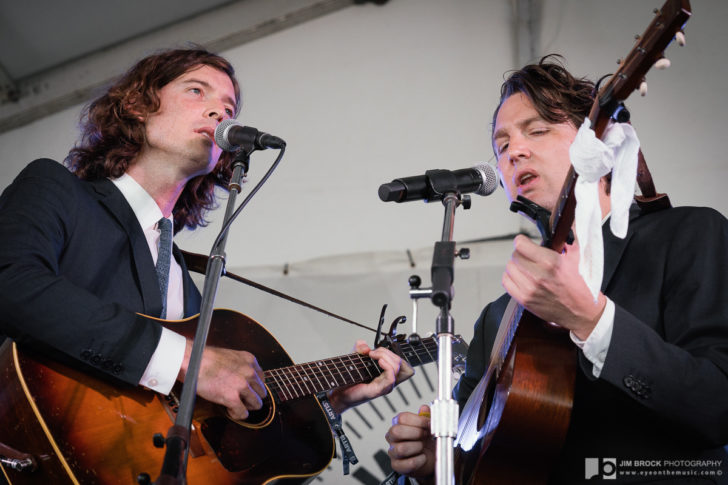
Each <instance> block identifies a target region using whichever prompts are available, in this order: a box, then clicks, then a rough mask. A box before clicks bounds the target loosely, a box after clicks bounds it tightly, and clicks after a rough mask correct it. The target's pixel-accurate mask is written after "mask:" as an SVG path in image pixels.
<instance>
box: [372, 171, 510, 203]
mask: <svg viewBox="0 0 728 485" xmlns="http://www.w3.org/2000/svg"><path fill="white" fill-rule="evenodd" d="M498 183H499V177H498V173H497V172H496V171H495V169H494V168H493V166H492V165H490V164H487V163H482V162H481V163H479V164H478V165H476V166H474V167H472V168H462V169H460V170H453V171H450V170H428V171H427V172H425V175H417V176H415V177H404V178H399V179H394V180H392V181H391V182H390V183H388V184H382V185H380V186H379V198H380V199H382V201H384V202H392V201H394V202H409V201H410V200H421V199H424V200H425V201H431V200H441V199H442V198H443V197H444V196H445V194H446V193H449V192H457V193H460V194H467V193H469V192H475V193H476V194H478V195H490V194H492V193H493V192H495V189H496V188H497V187H498Z"/></svg>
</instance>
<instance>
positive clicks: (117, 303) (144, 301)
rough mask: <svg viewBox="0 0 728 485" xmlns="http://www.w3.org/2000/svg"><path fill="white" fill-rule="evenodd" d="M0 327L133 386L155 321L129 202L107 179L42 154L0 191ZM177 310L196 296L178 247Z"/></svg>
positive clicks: (151, 283) (193, 305)
mask: <svg viewBox="0 0 728 485" xmlns="http://www.w3.org/2000/svg"><path fill="white" fill-rule="evenodd" d="M0 234H2V241H0V331H2V332H3V333H4V334H5V335H7V336H8V337H10V338H12V339H14V340H15V341H16V342H18V344H19V345H21V346H26V347H28V348H30V349H32V350H33V351H40V352H45V353H50V354H52V355H53V356H54V357H55V358H58V359H61V360H64V361H71V362H75V363H76V364H78V361H81V362H83V363H84V364H85V365H89V366H92V367H93V368H95V369H96V370H97V371H101V372H103V373H105V374H107V375H109V376H113V377H115V378H118V379H121V380H123V381H125V382H128V383H130V384H137V383H138V382H139V379H140V378H141V376H142V374H143V373H144V370H145V369H146V366H147V364H148V362H149V359H150V358H151V355H152V353H153V352H154V350H155V349H156V346H157V343H158V341H159V336H160V334H161V326H160V325H159V324H158V323H156V322H154V321H150V320H147V319H145V318H143V317H140V316H139V315H137V313H142V314H145V315H150V316H159V314H160V313H161V308H162V300H161V293H160V290H159V285H158V283H157V276H156V273H155V269H154V264H153V260H152V256H151V253H150V252H149V247H148V245H147V242H146V239H145V237H144V233H143V232H142V229H141V227H140V226H139V222H138V221H137V219H136V216H135V215H134V212H133V211H132V209H131V207H130V206H129V204H128V203H127V202H126V199H124V197H123V195H122V194H121V192H120V191H119V190H118V189H117V188H116V186H115V185H114V184H113V183H111V182H110V181H109V180H107V179H102V180H98V181H94V182H84V181H81V180H79V179H78V178H77V177H76V176H75V175H73V174H72V173H70V172H69V171H68V170H67V169H66V168H65V167H63V166H62V165H60V164H58V163H57V162H54V161H52V160H48V159H41V160H36V161H34V162H32V163H31V164H30V165H28V166H27V167H26V168H25V169H24V170H23V171H22V172H21V173H20V174H19V175H18V177H17V178H16V179H15V181H14V182H13V183H12V184H11V185H10V186H9V187H8V188H7V189H6V190H5V191H4V192H3V194H2V196H0ZM174 254H175V257H176V258H177V261H178V262H179V263H180V265H182V270H183V275H184V293H185V315H186V316H189V315H193V314H195V313H197V312H198V311H199V304H200V295H199V292H198V291H197V289H196V288H195V286H194V284H193V282H192V280H191V279H190V277H189V273H188V272H187V269H186V267H185V265H184V261H183V259H182V258H181V255H180V253H179V250H178V249H177V248H176V247H175V248H174Z"/></svg>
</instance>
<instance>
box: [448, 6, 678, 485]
mask: <svg viewBox="0 0 728 485" xmlns="http://www.w3.org/2000/svg"><path fill="white" fill-rule="evenodd" d="M655 13H656V16H655V18H654V19H653V21H652V22H651V23H650V25H649V26H648V28H647V30H646V31H645V33H644V34H643V35H642V36H640V37H638V38H637V42H636V44H635V46H634V47H633V49H632V50H631V51H630V52H629V54H628V55H627V56H626V57H625V58H624V60H623V61H621V63H620V67H619V69H618V71H617V72H616V73H615V74H614V75H613V76H611V78H610V79H609V81H608V82H607V83H606V84H605V85H604V86H602V87H601V88H600V90H599V92H598V94H597V96H596V99H595V101H594V104H593V106H592V110H591V112H590V114H589V118H590V120H591V123H592V127H594V130H595V132H596V134H597V136H601V135H602V132H603V131H604V129H605V128H606V126H607V123H608V121H609V119H610V118H614V119H617V120H618V121H626V120H624V119H621V118H620V114H622V115H623V114H624V113H625V110H623V104H622V102H623V101H624V100H625V99H627V97H628V96H629V95H630V94H631V93H632V92H634V91H635V89H637V88H638V86H639V85H640V83H641V82H642V81H643V80H644V76H645V75H646V73H647V71H648V70H649V69H650V68H651V67H652V66H653V65H654V64H655V62H656V61H657V60H658V59H660V57H661V56H662V53H663V51H664V50H665V48H666V47H667V46H668V45H669V44H670V42H671V41H672V40H673V38H674V37H675V35H676V33H677V32H679V31H681V29H682V27H683V25H684V24H685V22H686V21H687V20H688V19H689V17H690V5H689V2H688V0H668V1H667V2H666V3H665V4H664V6H663V7H662V8H661V9H660V10H656V11H655ZM645 173H647V174H648V172H647V171H646V165H644V159H643V158H642V157H641V153H640V166H639V168H638V182H639V183H640V188H641V189H642V196H643V197H642V198H640V197H638V198H637V199H638V202H641V203H650V204H652V206H653V207H655V208H660V207H661V206H664V205H665V204H668V205H669V201H668V200H667V197H666V196H665V195H664V194H655V193H654V187H653V186H652V182H651V179H649V180H647V178H648V176H645ZM576 178H577V175H576V173H575V172H574V169H573V167H572V168H571V170H570V171H569V174H568V176H567V178H566V181H565V182H564V185H563V188H562V190H561V194H560V197H559V199H558V200H559V203H558V204H557V207H556V209H555V210H554V211H553V213H552V214H550V216H549V214H548V212H547V211H546V214H545V215H544V214H543V211H544V210H543V209H542V210H541V211H539V210H538V209H540V208H538V207H537V206H536V207H533V206H531V205H530V204H529V203H530V201H528V200H527V199H523V200H520V201H519V202H518V203H515V204H516V209H517V210H518V211H522V212H524V213H526V214H528V215H530V216H531V217H532V218H534V219H537V222H540V227H539V229H540V230H541V233H542V235H543V236H544V242H543V246H545V247H548V248H550V249H553V250H554V251H557V252H561V251H562V250H563V248H564V245H565V244H566V241H567V238H568V236H569V232H570V229H571V226H572V223H573V221H574V208H575V205H576V201H575V198H574V183H575V182H576ZM645 196H646V197H645ZM647 199H649V200H647ZM511 209H512V210H513V209H514V207H511ZM575 376H576V351H575V347H574V345H573V344H572V343H571V342H570V340H569V338H568V333H567V332H566V331H565V330H564V329H561V328H559V327H556V326H555V325H553V324H550V323H548V322H545V321H543V320H541V319H539V318H538V317H536V316H535V315H533V314H531V313H530V312H529V311H528V310H526V309H525V308H523V307H522V306H521V305H519V304H518V303H517V302H515V301H514V300H511V301H510V303H509V304H508V307H507V308H506V311H505V313H504V316H503V319H502V320H501V322H500V326H499V329H498V333H497V335H496V339H495V343H494V347H493V350H492V353H491V355H490V358H489V361H488V367H487V369H486V372H485V374H484V376H483V378H482V379H481V380H480V382H479V383H478V385H477V386H476V388H475V389H474V390H473V392H472V394H471V395H470V398H469V399H468V401H467V403H466V405H465V406H464V408H463V410H462V412H461V415H460V421H459V425H458V436H457V439H456V441H455V445H456V450H455V472H456V473H455V474H456V477H455V481H456V483H457V484H459V485H467V484H472V485H475V484H482V483H488V484H494V485H497V484H511V483H518V484H520V485H525V484H544V483H546V481H547V479H548V475H549V472H550V466H551V464H552V463H553V462H554V460H555V459H556V458H557V456H558V454H559V452H560V450H561V448H562V445H563V442H564V439H565V437H566V432H567V430H568V427H569V420H570V416H571V407H572V403H573V397H574V382H575Z"/></svg>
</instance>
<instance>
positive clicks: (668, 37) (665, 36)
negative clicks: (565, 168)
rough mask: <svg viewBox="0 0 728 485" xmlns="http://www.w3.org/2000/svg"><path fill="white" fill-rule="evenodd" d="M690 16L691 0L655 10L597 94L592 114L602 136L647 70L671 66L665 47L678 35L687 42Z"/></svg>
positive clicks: (670, 0) (675, 1)
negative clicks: (687, 24) (685, 37)
mask: <svg viewBox="0 0 728 485" xmlns="http://www.w3.org/2000/svg"><path fill="white" fill-rule="evenodd" d="M690 15H691V10H690V1H689V0H667V1H666V2H665V4H664V5H663V6H662V8H661V9H659V10H658V9H655V18H654V19H652V22H651V23H650V25H649V26H648V27H647V29H646V30H645V32H644V33H643V34H642V35H640V36H637V37H636V42H635V45H634V47H633V48H632V50H631V51H630V52H629V53H628V54H627V56H626V57H624V59H623V60H621V61H620V63H619V69H618V70H617V72H616V73H614V75H613V76H612V77H611V78H610V79H609V81H608V82H607V83H606V84H605V85H604V86H602V88H601V89H600V90H599V93H598V94H597V97H596V100H595V103H594V105H593V106H592V111H591V113H589V118H590V119H591V122H592V126H594V127H595V129H594V131H595V132H596V133H597V136H600V135H601V132H602V131H603V129H604V128H605V127H606V123H607V121H608V120H609V118H610V117H612V116H614V115H615V112H618V111H619V110H620V108H621V103H622V102H623V101H624V100H625V99H627V98H628V97H629V96H630V95H631V94H632V93H633V92H634V91H635V90H638V89H640V85H641V84H642V83H643V82H644V80H645V76H646V75H647V71H649V70H650V69H651V68H652V67H653V66H655V65H657V66H658V67H660V66H666V65H669V63H668V62H666V61H667V59H665V58H664V52H665V49H666V48H667V46H669V45H670V43H671V42H672V41H673V40H674V39H675V38H676V37H677V38H678V39H680V43H681V44H682V43H684V34H683V27H684V26H685V23H686V22H687V21H688V19H689V18H690ZM597 127H598V128H599V129H597Z"/></svg>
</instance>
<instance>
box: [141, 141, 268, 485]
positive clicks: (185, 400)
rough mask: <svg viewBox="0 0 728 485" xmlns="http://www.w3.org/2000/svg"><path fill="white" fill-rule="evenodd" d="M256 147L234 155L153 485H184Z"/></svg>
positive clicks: (247, 147) (250, 147) (242, 149)
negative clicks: (217, 304) (217, 305)
mask: <svg viewBox="0 0 728 485" xmlns="http://www.w3.org/2000/svg"><path fill="white" fill-rule="evenodd" d="M254 150H255V147H254V146H253V144H252V143H251V144H250V145H248V144H245V145H243V146H242V148H241V149H240V150H238V151H237V152H236V154H235V158H234V159H233V163H232V168H233V174H232V177H231V178H230V185H229V187H230V196H229V197H228V201H227V207H226V208H225V217H224V219H223V225H222V227H223V230H225V233H224V234H222V235H221V236H222V237H218V239H217V241H216V244H215V245H214V246H213V248H212V251H211V252H210V258H209V259H208V262H207V270H206V271H205V283H204V286H203V291H202V303H201V307H200V316H199V319H198V326H197V331H196V333H195V338H194V340H193V342H192V353H191V355H190V362H189V364H188V366H187V374H186V376H185V382H184V384H183V386H182V396H181V397H180V405H179V412H178V413H177V418H176V419H175V422H174V425H173V426H172V427H171V428H169V431H168V432H167V439H166V449H165V453H164V461H163V463H162V471H161V474H160V475H159V478H157V480H156V481H155V482H154V483H155V484H157V485H184V484H186V483H187V476H186V470H187V456H188V454H189V445H190V428H191V426H192V414H193V411H194V407H195V397H196V395H197V380H198V374H199V372H200V365H201V362H202V352H203V351H204V349H205V343H206V341H207V334H208V332H209V330H210V322H211V320H212V310H213V305H214V301H215V295H216V294H217V287H218V283H219V282H220V278H221V277H222V273H223V270H224V268H225V243H226V242H227V236H228V232H227V228H228V225H229V221H230V219H231V218H232V217H233V209H234V207H235V199H236V197H237V195H238V193H240V191H241V181H242V179H243V177H244V176H245V175H246V174H247V173H248V167H249V166H250V154H251V153H253V151H254Z"/></svg>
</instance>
